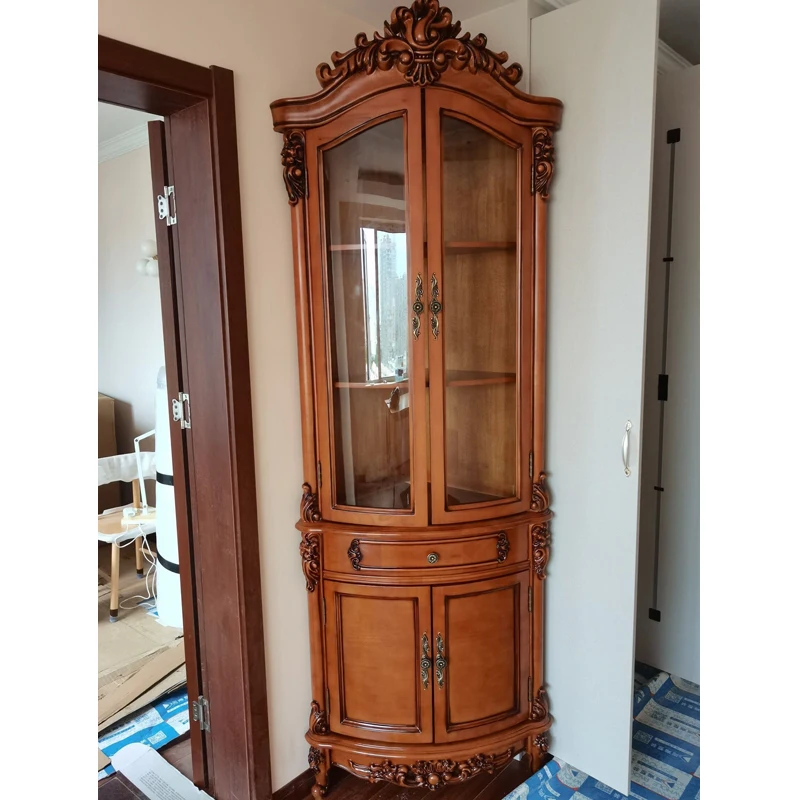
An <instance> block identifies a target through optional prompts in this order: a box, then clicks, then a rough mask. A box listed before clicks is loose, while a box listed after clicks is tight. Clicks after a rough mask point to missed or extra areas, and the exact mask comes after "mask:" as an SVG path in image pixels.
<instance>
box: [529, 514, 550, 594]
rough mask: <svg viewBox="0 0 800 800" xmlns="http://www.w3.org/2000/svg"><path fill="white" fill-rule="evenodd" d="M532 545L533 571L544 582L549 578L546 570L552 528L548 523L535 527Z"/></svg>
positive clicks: (532, 534)
mask: <svg viewBox="0 0 800 800" xmlns="http://www.w3.org/2000/svg"><path fill="white" fill-rule="evenodd" d="M531 543H532V544H533V571H534V572H535V573H536V577H537V578H539V579H540V580H544V579H545V578H546V577H547V573H546V572H545V568H546V567H547V562H548V560H549V558H550V526H549V524H548V523H546V522H545V523H544V524H542V525H534V526H533V530H532V531H531Z"/></svg>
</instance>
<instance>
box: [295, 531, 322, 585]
mask: <svg viewBox="0 0 800 800" xmlns="http://www.w3.org/2000/svg"><path fill="white" fill-rule="evenodd" d="M300 557H301V558H302V559H303V575H305V576H306V589H307V590H308V591H309V592H313V591H314V590H315V589H316V588H317V584H318V583H319V534H318V533H304V534H303V536H302V538H301V540H300Z"/></svg>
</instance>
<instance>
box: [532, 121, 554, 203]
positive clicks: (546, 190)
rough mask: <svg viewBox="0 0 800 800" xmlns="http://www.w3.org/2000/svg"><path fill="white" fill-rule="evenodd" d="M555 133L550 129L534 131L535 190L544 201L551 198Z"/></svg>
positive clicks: (535, 129) (536, 129)
mask: <svg viewBox="0 0 800 800" xmlns="http://www.w3.org/2000/svg"><path fill="white" fill-rule="evenodd" d="M554 160H555V151H554V149H553V131H552V130H550V128H534V129H533V170H534V189H535V191H536V194H538V195H541V197H542V200H548V199H549V198H550V182H551V181H552V180H553V161H554Z"/></svg>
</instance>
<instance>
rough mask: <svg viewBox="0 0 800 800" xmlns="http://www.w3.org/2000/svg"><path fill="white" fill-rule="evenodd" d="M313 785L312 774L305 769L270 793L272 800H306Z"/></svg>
mask: <svg viewBox="0 0 800 800" xmlns="http://www.w3.org/2000/svg"><path fill="white" fill-rule="evenodd" d="M313 783H314V773H313V772H312V771H311V770H310V769H307V770H306V771H305V772H301V773H300V774H299V775H298V776H297V777H296V778H292V780H290V781H289V783H287V784H286V785H285V786H281V788H280V789H278V790H277V791H275V792H273V793H272V800H307V798H308V794H309V792H310V791H311V786H312V785H313Z"/></svg>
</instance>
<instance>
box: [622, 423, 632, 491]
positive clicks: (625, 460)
mask: <svg viewBox="0 0 800 800" xmlns="http://www.w3.org/2000/svg"><path fill="white" fill-rule="evenodd" d="M632 427H633V424H632V423H631V421H630V420H628V421H627V422H626V423H625V435H624V436H623V437H622V466H623V468H624V469H625V477H626V478H629V477H630V475H631V468H630V466H629V463H630V462H629V457H630V447H631V428H632Z"/></svg>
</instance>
